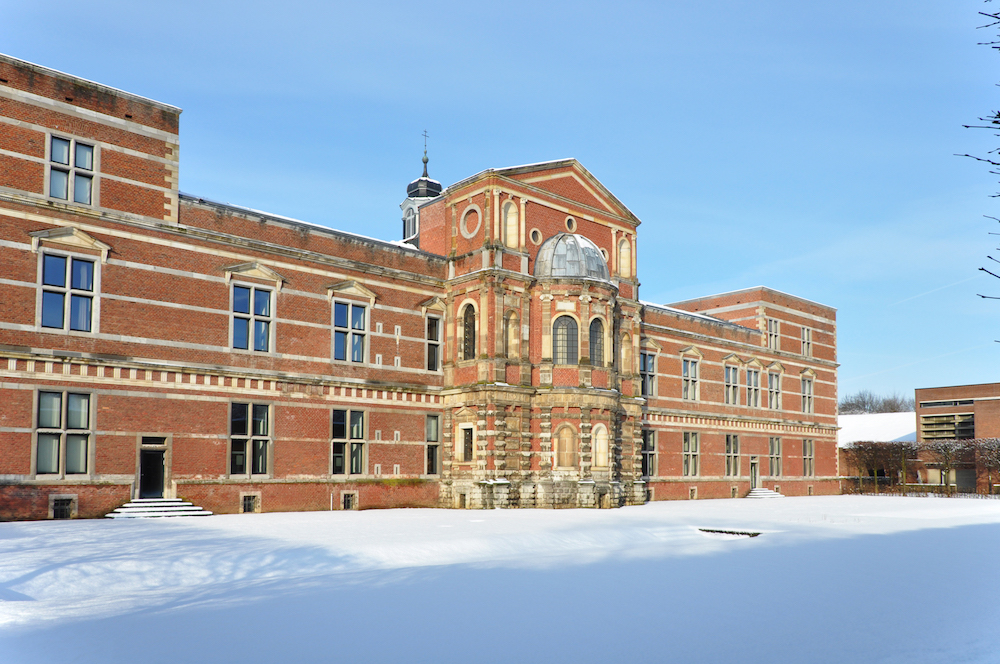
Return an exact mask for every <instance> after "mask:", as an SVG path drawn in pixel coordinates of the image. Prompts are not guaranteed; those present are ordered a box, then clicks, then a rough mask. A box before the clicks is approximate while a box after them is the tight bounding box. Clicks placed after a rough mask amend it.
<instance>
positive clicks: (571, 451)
mask: <svg viewBox="0 0 1000 664" xmlns="http://www.w3.org/2000/svg"><path fill="white" fill-rule="evenodd" d="M554 452H555V456H556V467H557V468H576V466H577V462H576V431H574V430H573V427H571V426H569V425H564V426H563V427H562V428H561V429H559V431H558V432H556V444H555V450H554Z"/></svg>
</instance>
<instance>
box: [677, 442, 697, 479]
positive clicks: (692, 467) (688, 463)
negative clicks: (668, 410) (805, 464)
mask: <svg viewBox="0 0 1000 664" xmlns="http://www.w3.org/2000/svg"><path fill="white" fill-rule="evenodd" d="M699 438H700V436H699V435H698V432H697V431H685V432H684V433H683V434H682V447H681V456H682V458H681V475H683V476H684V477H698V470H699V469H698V465H699V464H698V461H699V459H698V457H699V456H700V449H699V448H700V447H701V445H700V443H701V441H700V440H699Z"/></svg>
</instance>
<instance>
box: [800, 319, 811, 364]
mask: <svg viewBox="0 0 1000 664" xmlns="http://www.w3.org/2000/svg"><path fill="white" fill-rule="evenodd" d="M812 354H813V331H812V328H810V327H805V326H802V355H804V356H805V357H812Z"/></svg>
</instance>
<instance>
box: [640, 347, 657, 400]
mask: <svg viewBox="0 0 1000 664" xmlns="http://www.w3.org/2000/svg"><path fill="white" fill-rule="evenodd" d="M656 359H657V358H656V353H654V352H650V351H645V350H640V351H639V387H640V390H639V393H640V395H641V396H644V397H655V396H656V382H657V381H656Z"/></svg>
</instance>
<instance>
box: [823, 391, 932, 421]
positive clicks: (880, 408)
mask: <svg viewBox="0 0 1000 664" xmlns="http://www.w3.org/2000/svg"><path fill="white" fill-rule="evenodd" d="M913 405H914V404H913V398H912V397H904V396H902V395H900V394H898V393H895V392H894V393H892V394H889V395H881V394H875V393H874V392H872V391H870V390H860V391H858V392H855V393H854V394H849V395H847V396H846V397H844V398H843V399H841V401H840V406H839V411H840V414H841V415H858V414H861V413H906V412H909V411H911V410H913Z"/></svg>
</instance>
